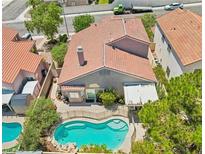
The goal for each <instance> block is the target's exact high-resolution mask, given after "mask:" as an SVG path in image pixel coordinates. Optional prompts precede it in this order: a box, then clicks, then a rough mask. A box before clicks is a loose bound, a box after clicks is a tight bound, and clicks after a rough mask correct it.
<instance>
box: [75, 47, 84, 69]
mask: <svg viewBox="0 0 205 154" xmlns="http://www.w3.org/2000/svg"><path fill="white" fill-rule="evenodd" d="M76 51H77V54H78V61H79V64H80V66H83V65H85V59H84V51H83V48H82V47H81V46H78V47H77V50H76Z"/></svg>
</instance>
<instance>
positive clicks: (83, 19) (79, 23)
mask: <svg viewBox="0 0 205 154" xmlns="http://www.w3.org/2000/svg"><path fill="white" fill-rule="evenodd" d="M94 22H95V18H94V17H93V16H91V15H81V16H76V17H75V18H74V20H73V26H74V28H75V31H76V32H79V31H81V30H83V29H85V28H87V27H89V26H90V25H91V23H94Z"/></svg>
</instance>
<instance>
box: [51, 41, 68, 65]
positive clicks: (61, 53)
mask: <svg viewBox="0 0 205 154" xmlns="http://www.w3.org/2000/svg"><path fill="white" fill-rule="evenodd" d="M66 52H67V44H66V43H60V44H57V45H55V46H54V47H53V48H52V50H51V54H52V57H53V59H54V60H55V61H56V62H57V63H58V66H59V67H61V66H62V65H63V62H64V57H65V54H66Z"/></svg>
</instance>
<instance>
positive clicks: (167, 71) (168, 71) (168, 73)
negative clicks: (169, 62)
mask: <svg viewBox="0 0 205 154" xmlns="http://www.w3.org/2000/svg"><path fill="white" fill-rule="evenodd" d="M166 73H167V77H169V75H170V69H169V67H168V66H167V69H166Z"/></svg>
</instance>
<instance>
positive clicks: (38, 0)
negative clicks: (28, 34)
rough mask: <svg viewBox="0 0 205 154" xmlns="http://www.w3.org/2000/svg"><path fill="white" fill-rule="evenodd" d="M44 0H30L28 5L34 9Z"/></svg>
mask: <svg viewBox="0 0 205 154" xmlns="http://www.w3.org/2000/svg"><path fill="white" fill-rule="evenodd" d="M42 2H43V0H28V5H30V6H32V8H33V9H34V8H35V7H36V6H38V5H39V4H41V3H42Z"/></svg>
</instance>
